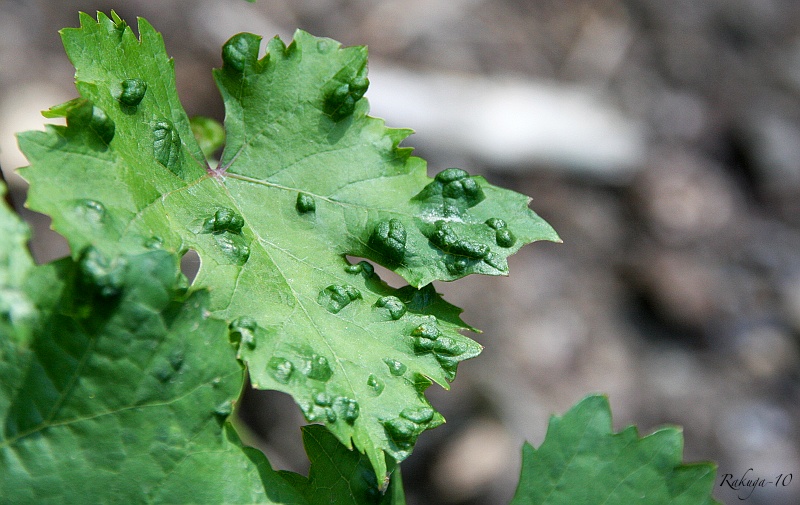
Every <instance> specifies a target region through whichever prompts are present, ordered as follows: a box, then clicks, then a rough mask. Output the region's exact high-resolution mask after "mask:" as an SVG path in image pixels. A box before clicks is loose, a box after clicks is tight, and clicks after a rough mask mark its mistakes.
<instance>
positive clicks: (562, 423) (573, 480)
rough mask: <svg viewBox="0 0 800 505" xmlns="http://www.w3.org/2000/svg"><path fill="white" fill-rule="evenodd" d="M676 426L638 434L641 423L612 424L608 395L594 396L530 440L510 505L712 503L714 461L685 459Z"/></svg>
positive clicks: (669, 504)
mask: <svg viewBox="0 0 800 505" xmlns="http://www.w3.org/2000/svg"><path fill="white" fill-rule="evenodd" d="M682 452H683V436H682V434H681V430H680V429H679V428H675V427H668V428H663V429H660V430H658V431H656V432H655V433H653V434H651V435H648V436H646V437H643V438H639V435H638V432H637V430H636V427H635V426H629V427H628V428H625V429H624V430H622V431H621V432H619V433H613V432H612V430H611V410H610V407H609V404H608V399H607V398H606V397H604V396H589V397H587V398H585V399H584V400H583V401H581V402H580V403H579V404H578V405H576V406H574V407H573V408H572V409H571V410H570V411H569V412H567V413H566V414H564V416H562V417H553V418H552V419H551V420H550V426H549V428H548V430H547V436H546V437H545V440H544V442H542V445H541V446H540V447H539V448H538V449H534V448H533V446H531V445H530V444H527V443H526V444H525V445H524V447H523V449H522V472H521V475H520V481H519V485H518V487H517V491H516V493H515V494H514V499H513V500H512V501H511V505H534V504H535V505H544V504H547V505H559V504H564V505H567V504H568V505H590V504H591V505H594V504H606V505H615V504H619V505H631V504H643V505H645V504H646V505H667V504H668V505H714V504H717V502H716V501H714V499H713V498H712V497H711V490H712V488H713V487H714V480H715V477H716V465H714V464H713V463H694V464H683V463H682V461H681V460H682Z"/></svg>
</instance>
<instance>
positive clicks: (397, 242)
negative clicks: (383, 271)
mask: <svg viewBox="0 0 800 505" xmlns="http://www.w3.org/2000/svg"><path fill="white" fill-rule="evenodd" d="M406 238H407V234H406V227H405V226H403V223H402V221H400V220H399V219H396V218H392V219H389V220H386V221H381V222H379V223H378V225H377V226H375V229H374V230H373V232H372V235H371V236H370V240H369V244H370V246H372V247H373V248H374V249H375V250H377V251H378V252H379V253H381V254H383V255H384V256H385V257H386V259H387V260H389V262H390V263H392V264H397V263H400V262H402V261H403V257H404V256H405V254H406Z"/></svg>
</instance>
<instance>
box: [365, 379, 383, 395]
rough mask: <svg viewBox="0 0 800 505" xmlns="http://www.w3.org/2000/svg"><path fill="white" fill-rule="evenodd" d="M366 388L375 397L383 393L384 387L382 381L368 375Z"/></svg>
mask: <svg viewBox="0 0 800 505" xmlns="http://www.w3.org/2000/svg"><path fill="white" fill-rule="evenodd" d="M367 386H369V388H370V389H371V390H372V392H373V393H375V396H377V395H379V394H381V393H383V388H384V387H386V385H385V384H384V383H383V381H382V380H380V379H379V378H377V377H376V376H375V374H369V377H367Z"/></svg>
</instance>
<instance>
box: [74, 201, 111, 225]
mask: <svg viewBox="0 0 800 505" xmlns="http://www.w3.org/2000/svg"><path fill="white" fill-rule="evenodd" d="M75 211H76V212H77V213H78V215H79V216H80V217H81V218H83V221H85V222H87V223H88V224H101V223H102V222H103V221H105V218H106V207H105V205H103V204H102V203H100V202H98V201H97V200H88V199H86V200H78V202H77V204H76V205H75Z"/></svg>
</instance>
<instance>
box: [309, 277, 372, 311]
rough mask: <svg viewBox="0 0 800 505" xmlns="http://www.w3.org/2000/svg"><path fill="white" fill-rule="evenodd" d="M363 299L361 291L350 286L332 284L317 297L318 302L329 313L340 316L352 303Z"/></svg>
mask: <svg viewBox="0 0 800 505" xmlns="http://www.w3.org/2000/svg"><path fill="white" fill-rule="evenodd" d="M360 298H361V291H359V290H358V289H356V288H355V287H353V286H351V285H349V284H331V285H330V286H328V287H326V288H325V289H323V290H322V291H320V293H319V296H318V297H317V302H318V303H319V304H320V305H322V306H323V307H325V308H326V309H327V310H328V312H330V313H332V314H338V313H339V311H341V310H342V309H343V308H345V307H347V306H348V305H349V304H350V303H351V302H353V301H355V300H358V299H360Z"/></svg>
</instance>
